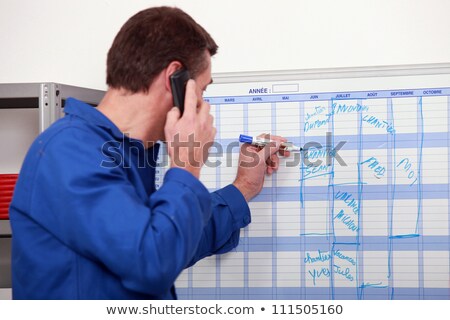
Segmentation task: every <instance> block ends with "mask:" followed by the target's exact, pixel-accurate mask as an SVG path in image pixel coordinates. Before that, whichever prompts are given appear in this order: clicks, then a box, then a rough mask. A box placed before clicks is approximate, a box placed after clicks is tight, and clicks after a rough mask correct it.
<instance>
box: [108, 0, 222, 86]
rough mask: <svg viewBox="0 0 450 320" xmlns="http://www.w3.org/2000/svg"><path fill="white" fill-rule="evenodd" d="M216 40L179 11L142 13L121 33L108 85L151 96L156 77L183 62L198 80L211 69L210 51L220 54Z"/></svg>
mask: <svg viewBox="0 0 450 320" xmlns="http://www.w3.org/2000/svg"><path fill="white" fill-rule="evenodd" d="M217 48H218V47H217V44H216V43H215V42H214V40H213V39H212V37H211V36H210V35H209V33H208V32H206V30H205V29H203V28H202V27H201V26H200V25H199V24H197V23H196V22H195V21H194V19H192V18H191V17H190V16H189V15H188V14H186V13H185V12H184V11H182V10H180V9H178V8H170V7H156V8H149V9H146V10H143V11H140V12H138V13H137V14H135V15H134V16H133V17H131V18H130V19H129V20H128V21H127V22H126V23H125V24H124V25H123V26H122V28H121V29H120V31H119V33H118V34H117V35H116V38H115V39H114V42H113V44H112V46H111V48H110V49H109V52H108V59H107V72H106V73H107V76H106V83H107V84H108V85H109V86H110V87H111V88H115V89H120V88H123V89H126V90H128V91H131V92H132V93H136V92H147V91H148V88H149V87H150V85H151V83H152V82H153V80H154V78H155V76H156V75H158V74H159V73H160V72H161V71H162V70H164V68H166V67H167V66H168V65H169V64H170V63H171V62H172V61H175V60H176V61H179V62H181V63H182V64H183V66H184V67H185V68H187V69H188V70H189V72H190V75H191V77H192V78H195V77H196V75H198V74H199V73H200V72H202V71H204V70H205V69H206V67H207V62H206V61H207V60H206V56H205V54H206V50H207V51H208V52H209V53H210V55H211V56H213V55H214V54H216V52H217Z"/></svg>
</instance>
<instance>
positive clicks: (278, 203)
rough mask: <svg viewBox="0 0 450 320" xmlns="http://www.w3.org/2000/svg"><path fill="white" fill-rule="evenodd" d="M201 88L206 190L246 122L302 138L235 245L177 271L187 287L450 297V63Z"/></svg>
mask: <svg viewBox="0 0 450 320" xmlns="http://www.w3.org/2000/svg"><path fill="white" fill-rule="evenodd" d="M205 100H207V101H208V102H209V103H210V104H211V106H212V109H211V113H212V114H213V115H214V117H215V125H216V127H217V136H216V142H217V143H216V145H215V146H213V147H212V148H211V155H210V158H209V161H208V163H207V164H206V166H205V168H204V169H203V171H202V175H201V180H202V181H203V182H204V184H205V185H206V186H207V187H208V188H209V189H210V190H211V191H213V190H216V189H218V188H221V187H224V186H226V185H227V184H229V183H231V182H232V181H233V179H234V177H235V174H236V166H237V160H238V155H239V153H238V151H239V144H238V143H237V141H238V138H239V134H241V133H242V134H247V135H252V136H256V135H259V134H261V133H272V134H276V135H281V136H284V137H286V138H288V140H289V141H291V142H293V143H294V144H296V145H301V146H304V150H303V151H302V152H300V153H296V154H292V155H291V156H290V157H289V158H284V159H282V161H281V165H280V168H279V171H278V172H277V173H276V174H274V175H272V176H270V177H268V178H267V179H266V181H265V184H264V188H263V190H262V192H261V193H260V195H258V196H257V197H256V198H254V199H253V200H252V201H251V202H250V204H249V205H250V208H251V211H252V223H251V224H250V225H249V226H248V227H247V228H246V229H244V230H242V232H241V238H240V244H239V246H238V247H237V248H236V249H235V250H234V251H232V252H230V253H227V254H224V255H220V256H213V257H209V258H206V259H204V260H202V261H200V262H199V263H197V264H196V265H195V266H193V267H191V268H190V269H187V270H185V271H184V272H183V273H182V274H181V275H180V277H179V278H178V280H177V283H176V285H177V290H178V294H179V297H180V298H181V299H450V254H449V253H450V210H449V208H450V202H449V199H450V166H449V157H450V112H449V110H450V65H449V64H438V65H416V66H398V67H378V68H377V67H374V68H352V69H328V70H306V71H286V72H273V73H270V72H267V73H253V74H249V73H248V74H246V73H242V74H219V75H216V76H215V77H214V84H213V85H211V86H210V87H209V88H208V90H207V92H206V93H205ZM164 171H165V170H164V167H163V166H162V167H161V168H159V170H158V174H159V175H161V176H162V175H163V174H164Z"/></svg>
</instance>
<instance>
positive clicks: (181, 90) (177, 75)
mask: <svg viewBox="0 0 450 320" xmlns="http://www.w3.org/2000/svg"><path fill="white" fill-rule="evenodd" d="M188 80H189V72H188V71H187V70H186V69H184V68H183V69H179V70H177V71H175V72H174V73H173V74H172V75H171V76H170V86H171V87H172V97H173V105H174V106H177V107H178V108H179V109H180V114H181V115H183V111H184V97H185V95H186V84H187V82H188Z"/></svg>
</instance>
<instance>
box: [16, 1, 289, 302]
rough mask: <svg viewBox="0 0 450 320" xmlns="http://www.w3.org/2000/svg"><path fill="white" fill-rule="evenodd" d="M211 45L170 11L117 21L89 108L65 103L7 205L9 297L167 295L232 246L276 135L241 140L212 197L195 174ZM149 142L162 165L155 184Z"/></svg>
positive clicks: (204, 138) (201, 149) (208, 126)
mask: <svg viewBox="0 0 450 320" xmlns="http://www.w3.org/2000/svg"><path fill="white" fill-rule="evenodd" d="M216 51H217V45H216V44H215V42H214V40H213V39H212V38H211V37H210V35H209V34H208V33H207V32H206V31H205V30H204V29H203V28H202V27H201V26H199V25H198V24H197V23H196V22H195V21H194V20H193V19H192V18H191V17H189V16H188V15H187V14H185V13H184V12H183V11H181V10H179V9H176V8H168V7H160V8H151V9H147V10H144V11H142V12H139V13H138V14H136V15H135V16H133V17H132V18H130V20H129V21H128V22H127V23H126V24H125V25H124V26H123V27H122V29H121V30H120V32H119V33H118V35H117V36H116V38H115V40H114V43H113V44H112V47H111V49H110V51H109V53H108V61H107V84H108V86H109V88H108V91H107V93H106V95H105V97H104V99H103V100H102V101H101V103H100V105H99V106H98V108H97V109H95V108H92V107H90V106H88V105H86V104H84V103H82V102H80V101H77V100H75V99H69V100H68V101H67V104H66V108H65V112H66V116H65V117H64V118H63V119H61V120H59V121H58V122H56V123H55V124H54V125H53V126H51V127H50V128H49V129H48V130H46V131H45V132H44V133H43V134H41V135H40V136H39V137H38V138H37V139H36V141H35V142H34V143H33V145H32V146H31V148H30V150H29V152H28V154H27V156H26V159H25V161H24V164H23V167H22V170H21V172H20V177H19V180H18V182H17V186H16V190H15V194H14V199H13V201H12V204H11V225H12V230H13V259H12V274H13V297H14V298H15V299H47V298H50V299H175V298H176V293H175V289H174V282H175V280H176V278H177V276H178V275H179V274H180V273H181V271H182V270H183V269H184V268H186V267H188V266H190V265H192V264H194V263H195V262H196V261H198V260H199V259H202V258H203V257H205V256H209V255H211V254H216V253H224V252H227V251H229V250H231V249H232V248H234V247H235V246H236V245H237V244H238V241H239V230H240V228H242V227H245V226H246V225H247V224H248V223H249V222H250V212H249V208H248V205H247V201H248V200H250V199H251V198H252V197H254V196H255V195H256V194H257V193H258V192H259V191H260V190H261V188H262V184H263V181H264V174H265V172H266V171H267V172H269V173H271V172H272V171H273V170H276V169H277V166H278V158H277V156H276V155H275V153H276V152H277V150H278V147H279V143H280V141H284V140H283V139H282V138H277V137H275V140H277V142H276V144H275V145H273V144H271V145H268V146H267V147H265V148H264V149H262V150H259V149H256V148H254V147H252V146H248V145H246V146H245V147H244V148H243V149H242V150H241V155H240V160H241V161H243V162H244V161H245V164H246V165H241V166H240V167H239V169H238V174H237V177H236V180H235V182H234V183H233V184H232V185H229V186H227V187H225V188H223V189H221V190H218V191H217V192H214V193H211V194H210V193H209V192H208V191H207V190H206V188H205V187H204V186H203V185H202V183H201V182H200V181H199V180H198V178H199V176H200V169H201V166H202V165H203V164H204V162H205V161H206V159H207V153H208V148H209V147H210V146H211V144H212V142H213V140H214V135H215V132H216V130H215V128H214V127H213V118H212V116H211V115H210V114H209V109H210V106H209V104H208V103H206V102H204V101H203V100H202V91H204V90H205V89H206V86H207V85H208V84H209V83H211V82H212V79H211V56H212V55H214V54H215V53H216ZM183 67H184V68H186V69H187V70H189V72H190V75H191V77H192V78H193V79H194V80H189V82H188V83H187V88H186V96H185V111H184V114H183V116H180V112H179V110H178V109H177V108H175V107H173V105H172V92H171V87H170V76H171V75H172V74H173V73H174V72H175V71H176V70H178V69H181V68H183ZM159 140H161V141H165V142H166V143H167V149H168V153H169V155H170V158H171V163H170V167H171V169H169V170H168V171H167V173H166V175H165V179H164V183H163V185H162V187H161V188H160V189H159V190H158V191H156V190H155V166H156V159H157V155H158V149H159V148H158V147H159V144H157V143H156V141H159ZM243 151H245V152H243ZM266 160H268V163H270V165H269V166H268V165H267V164H266ZM249 164H250V165H249Z"/></svg>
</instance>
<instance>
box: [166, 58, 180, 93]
mask: <svg viewBox="0 0 450 320" xmlns="http://www.w3.org/2000/svg"><path fill="white" fill-rule="evenodd" d="M182 68H183V64H182V63H181V62H180V61H177V60H175V61H172V62H171V63H169V65H168V66H167V68H166V69H165V77H164V80H165V86H166V90H168V91H170V92H172V87H171V86H170V76H171V75H172V74H174V73H175V71H177V70H180V69H182Z"/></svg>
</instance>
